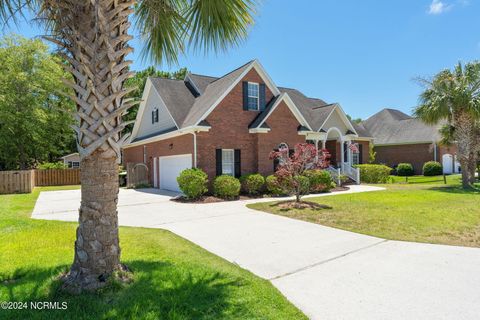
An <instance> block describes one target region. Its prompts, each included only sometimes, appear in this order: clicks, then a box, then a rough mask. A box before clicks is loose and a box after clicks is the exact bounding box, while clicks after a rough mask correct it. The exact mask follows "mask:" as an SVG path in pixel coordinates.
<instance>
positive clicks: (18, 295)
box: [0, 188, 306, 319]
mask: <svg viewBox="0 0 480 320" xmlns="http://www.w3.org/2000/svg"><path fill="white" fill-rule="evenodd" d="M58 189H65V188H37V189H35V191H34V192H33V193H32V194H22V195H0V302H1V301H17V302H18V301H26V302H30V301H49V302H60V303H61V302H66V303H67V306H68V308H67V309H66V310H43V311H41V310H16V311H14V310H2V309H0V319H46V318H48V319H306V317H305V316H304V315H303V314H302V313H301V312H300V311H299V310H298V309H297V308H295V307H294V306H293V305H292V304H290V303H289V302H288V301H287V300H286V299H285V298H284V297H283V296H282V295H281V294H280V292H279V291H278V290H277V289H275V288H274V287H273V286H272V285H271V283H270V282H268V281H266V280H263V279H260V278H258V277H256V276H254V275H253V274H251V273H250V272H248V271H246V270H243V269H241V268H239V267H237V266H235V265H233V264H231V263H229V262H227V261H225V260H223V259H221V258H219V257H217V256H215V255H213V254H211V253H209V252H207V251H205V250H203V249H202V248H200V247H198V246H196V245H194V244H192V243H191V242H189V241H186V240H184V239H183V238H180V237H178V236H176V235H174V234H173V233H171V232H168V231H164V230H158V229H143V228H127V227H125V228H120V240H121V246H122V261H123V262H124V263H126V264H127V265H128V266H129V267H130V268H131V269H132V270H133V272H134V282H133V283H132V284H129V285H125V286H119V285H117V286H114V285H112V286H110V287H109V288H107V289H103V290H102V291H101V292H97V293H90V294H82V295H79V296H71V295H68V294H65V293H63V292H61V291H59V290H58V288H59V285H60V283H59V281H58V280H57V277H58V275H59V274H60V273H62V272H65V271H66V270H68V267H69V265H70V264H71V262H72V260H73V243H74V237H75V228H76V224H75V223H68V222H55V221H41V220H32V219H30V218H29V217H30V214H31V211H32V208H33V206H34V204H35V201H36V198H37V196H38V194H39V192H40V191H45V190H58Z"/></svg>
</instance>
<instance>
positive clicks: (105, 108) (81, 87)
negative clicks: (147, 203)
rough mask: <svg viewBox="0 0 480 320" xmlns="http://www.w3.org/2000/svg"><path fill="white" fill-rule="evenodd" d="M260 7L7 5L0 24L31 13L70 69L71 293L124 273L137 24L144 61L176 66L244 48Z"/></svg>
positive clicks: (230, 0)
mask: <svg viewBox="0 0 480 320" xmlns="http://www.w3.org/2000/svg"><path fill="white" fill-rule="evenodd" d="M255 6H256V0H137V1H136V0H2V1H1V2H0V20H1V21H3V22H6V23H8V22H9V21H16V19H17V18H18V16H19V15H20V16H22V12H24V11H26V10H27V11H30V12H31V13H33V14H34V15H35V17H36V21H38V22H39V23H41V24H42V26H44V27H45V30H46V33H48V35H47V36H45V38H46V39H47V40H49V41H52V42H53V43H55V44H56V45H57V46H58V47H59V49H60V53H61V55H62V57H63V59H65V61H67V63H66V64H67V66H66V69H67V70H68V71H69V72H70V73H71V75H72V78H73V81H68V80H65V81H66V82H67V84H68V85H69V86H70V87H71V88H73V90H74V92H75V94H73V95H72V96H71V98H72V99H73V101H75V103H76V105H77V112H76V118H77V123H78V125H77V126H76V128H75V129H76V132H77V146H78V151H79V153H80V157H81V181H82V197H81V205H80V210H79V211H80V216H79V226H78V229H77V239H76V241H75V256H74V261H73V264H72V266H71V268H70V271H69V273H68V275H66V277H65V284H64V288H66V289H67V290H69V291H73V292H81V291H83V290H95V289H96V288H99V287H101V286H103V285H104V283H105V280H106V279H107V278H108V277H109V276H110V275H112V274H113V273H114V271H116V270H118V269H119V268H120V269H121V268H122V266H121V264H120V247H119V237H118V217H117V201H118V160H119V156H120V148H121V146H122V143H123V142H124V141H125V140H126V138H127V136H126V135H124V136H122V135H121V132H122V130H123V129H124V128H125V126H127V125H128V123H127V122H122V115H124V114H125V113H126V111H127V110H128V109H129V108H130V107H132V106H133V105H134V104H135V103H136V102H135V101H132V100H131V99H127V98H126V97H125V96H126V95H127V94H128V93H129V92H130V91H132V90H134V88H129V89H125V88H124V83H125V80H127V79H128V78H130V77H132V76H133V72H131V71H130V70H129V65H130V64H131V61H127V60H126V56H127V55H128V54H129V53H130V52H132V51H133V49H132V48H131V47H130V46H129V45H128V41H129V40H131V39H132V36H131V35H129V33H128V32H129V29H130V25H131V23H130V22H129V19H130V17H133V18H134V21H135V23H136V28H137V29H138V31H139V32H140V33H141V35H142V39H143V40H144V42H145V46H144V50H143V52H142V53H143V55H144V57H148V58H150V59H151V60H152V61H153V62H155V63H162V62H166V63H175V62H177V58H178V56H179V54H182V53H184V52H185V48H187V47H188V46H190V47H192V49H194V50H195V49H204V50H206V51H209V50H213V51H219V50H226V49H227V48H228V47H229V46H231V45H237V44H239V43H240V42H241V41H242V40H243V39H244V38H245V37H246V35H247V31H248V28H249V26H250V25H252V24H253V22H254V20H253V15H254V13H255V12H254V10H255Z"/></svg>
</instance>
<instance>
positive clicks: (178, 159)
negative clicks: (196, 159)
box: [159, 154, 192, 191]
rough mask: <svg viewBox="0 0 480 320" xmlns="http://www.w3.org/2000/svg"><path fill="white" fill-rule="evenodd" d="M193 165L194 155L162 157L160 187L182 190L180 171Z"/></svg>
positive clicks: (160, 160) (160, 159)
mask: <svg viewBox="0 0 480 320" xmlns="http://www.w3.org/2000/svg"><path fill="white" fill-rule="evenodd" d="M191 167H192V155H191V154H182V155H177V156H169V157H160V158H159V168H160V170H159V171H160V189H166V190H171V191H180V189H179V188H178V183H177V177H178V176H179V174H180V172H182V170H185V169H189V168H191Z"/></svg>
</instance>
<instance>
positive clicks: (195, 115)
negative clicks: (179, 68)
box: [150, 60, 357, 131]
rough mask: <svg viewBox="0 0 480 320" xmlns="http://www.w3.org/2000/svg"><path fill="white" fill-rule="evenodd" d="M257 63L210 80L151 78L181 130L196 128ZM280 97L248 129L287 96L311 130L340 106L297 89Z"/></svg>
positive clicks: (283, 90)
mask: <svg viewBox="0 0 480 320" xmlns="http://www.w3.org/2000/svg"><path fill="white" fill-rule="evenodd" d="M255 63H256V60H252V61H249V62H248V63H246V64H244V65H243V66H241V67H239V68H237V69H235V70H233V71H231V72H229V73H227V74H226V75H224V76H222V77H218V78H217V77H211V76H205V75H199V74H193V73H189V74H188V75H187V76H186V78H185V80H171V79H162V78H150V79H151V81H152V84H153V86H154V87H155V89H156V90H157V91H158V93H159V94H160V96H161V98H162V99H163V101H164V102H165V105H166V107H167V109H168V110H169V112H170V113H171V115H172V117H173V119H174V120H175V123H176V124H177V127H178V129H182V128H186V127H189V126H195V125H197V124H198V123H200V122H201V121H202V120H204V117H205V115H206V113H207V112H208V111H209V110H210V108H211V107H212V106H213V105H214V104H215V103H216V102H217V101H218V100H219V99H220V98H221V97H222V95H224V94H225V93H226V92H227V91H228V90H229V88H230V87H231V86H232V85H233V84H235V83H236V81H238V80H239V77H240V76H241V75H242V74H243V73H244V72H245V71H247V69H248V68H250V67H251V66H252V65H253V64H255ZM274 90H276V92H280V95H278V96H276V97H274V98H273V99H272V101H270V102H269V104H268V105H267V106H266V109H265V111H263V112H262V113H260V114H259V116H258V117H257V118H256V119H255V120H254V121H253V122H252V123H251V124H250V126H249V128H258V127H259V126H261V124H262V121H263V120H264V119H265V117H267V116H268V113H269V110H270V109H271V107H272V106H273V105H274V103H275V101H276V99H278V98H279V97H280V96H284V94H287V95H288V97H289V98H290V99H291V101H292V102H293V103H294V104H295V106H296V108H297V109H298V111H299V112H300V114H301V117H303V118H304V119H305V121H306V122H307V124H308V125H309V126H310V127H311V129H312V130H315V131H318V130H319V129H320V128H321V126H322V125H323V124H324V123H325V121H326V120H327V118H328V117H329V115H330V114H331V113H332V111H333V109H334V108H335V107H338V104H329V103H327V102H325V101H323V100H321V99H316V98H310V97H307V96H305V95H304V94H303V93H302V92H300V91H299V90H297V89H292V88H283V87H279V88H278V90H277V88H276V86H275V89H274ZM354 129H355V130H357V128H356V127H354Z"/></svg>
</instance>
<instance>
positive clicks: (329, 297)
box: [32, 186, 480, 319]
mask: <svg viewBox="0 0 480 320" xmlns="http://www.w3.org/2000/svg"><path fill="white" fill-rule="evenodd" d="M378 190H380V188H375V187H368V186H353V187H352V189H351V190H350V191H349V192H348V193H353V192H366V191H378ZM342 194H346V192H343V193H342ZM174 195H175V194H174V193H170V192H161V191H159V190H155V189H148V190H140V191H138V190H137V191H135V190H125V189H122V190H121V191H120V196H119V222H120V225H124V226H141V227H148V228H163V229H167V230H170V231H172V232H174V233H176V234H178V235H180V236H182V237H184V238H186V239H188V240H190V241H192V242H194V243H196V244H198V245H200V246H202V247H203V248H205V249H207V250H208V251H210V252H212V253H214V254H217V255H219V256H221V257H223V258H225V259H226V260H228V261H231V262H233V263H236V264H238V265H240V266H241V267H243V268H245V269H248V270H250V271H251V272H253V273H255V274H257V275H259V276H261V277H263V278H266V279H269V280H271V282H272V283H273V284H274V285H275V286H276V287H277V288H278V289H279V290H280V291H281V292H282V293H283V294H284V295H285V296H286V297H287V298H288V299H289V300H290V301H292V302H293V303H294V304H295V305H297V306H298V307H299V308H300V309H301V310H302V311H304V312H305V314H307V315H308V316H309V317H310V318H312V319H478V318H479V315H480V290H479V288H480V272H479V268H480V249H477V248H464V247H453V246H442V245H431V244H420V243H410V242H399V241H387V240H384V239H380V238H375V237H370V236H366V235H361V234H356V233H352V232H347V231H342V230H338V229H333V228H329V227H324V226H320V225H316V224H311V223H307V222H303V221H298V220H293V219H289V218H284V217H280V216H276V215H271V214H267V213H263V212H258V211H254V210H250V209H248V208H246V207H245V204H246V203H249V202H255V201H268V200H269V199H262V200H249V201H236V202H223V203H213V204H196V205H194V204H182V203H176V202H172V201H170V199H171V197H172V196H174ZM330 196H334V195H330ZM270 200H271V199H270ZM79 201H80V191H79V190H72V191H53V192H42V193H41V194H40V196H39V198H38V201H37V204H36V206H35V209H34V212H33V214H32V217H33V218H35V219H49V220H64V221H77V219H78V211H77V210H78V206H79Z"/></svg>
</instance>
